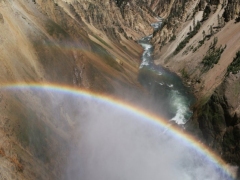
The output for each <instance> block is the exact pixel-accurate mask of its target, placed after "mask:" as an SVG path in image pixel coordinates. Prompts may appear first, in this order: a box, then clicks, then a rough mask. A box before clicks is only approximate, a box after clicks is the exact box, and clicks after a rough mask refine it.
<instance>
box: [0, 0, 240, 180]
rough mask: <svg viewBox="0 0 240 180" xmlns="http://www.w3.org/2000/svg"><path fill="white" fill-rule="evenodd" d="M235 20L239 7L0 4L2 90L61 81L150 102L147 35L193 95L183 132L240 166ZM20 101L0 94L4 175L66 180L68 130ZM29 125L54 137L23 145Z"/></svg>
mask: <svg viewBox="0 0 240 180" xmlns="http://www.w3.org/2000/svg"><path fill="white" fill-rule="evenodd" d="M159 17H161V18H163V22H162V26H161V28H160V29H158V30H155V31H154V29H153V27H152V26H151V24H152V23H154V22H157V21H159V19H158V18H159ZM239 19H240V1H238V0H170V1H169V0H142V1H133V0H128V1H127V0H106V1H101V0H54V1H53V0H0V30H1V33H0V49H1V53H0V60H1V64H0V85H1V87H4V86H6V85H9V84H10V85H11V84H21V83H22V84H31V83H36V84H58V86H63V87H64V86H70V87H73V88H76V89H81V90H86V91H91V92H95V93H100V94H104V95H109V96H113V97H117V98H121V99H122V100H124V101H126V102H128V103H133V104H134V103H135V104H141V103H139V101H140V102H141V101H142V102H143V101H144V102H145V103H146V104H148V102H147V99H148V97H149V92H148V91H147V90H146V89H145V88H144V87H143V86H142V85H141V84H140V83H139V82H138V71H139V65H140V63H141V54H142V52H143V49H142V47H141V45H139V44H138V43H137V41H138V40H139V39H141V38H142V37H145V36H148V35H150V34H152V33H153V37H152V40H151V43H152V44H153V45H154V47H155V48H154V52H153V57H154V62H155V64H157V65H161V66H163V67H165V68H167V69H169V70H170V71H172V72H174V73H176V74H177V75H178V76H180V77H181V78H182V79H183V81H184V83H185V85H186V86H189V87H190V88H191V90H192V93H193V94H194V95H195V97H196V102H195V103H194V105H193V106H192V107H191V108H192V111H193V116H192V118H191V119H190V120H189V121H188V122H187V123H186V125H185V128H186V131H188V132H189V133H191V134H192V135H193V136H196V137H197V138H198V139H200V140H201V141H202V142H204V143H205V144H206V145H207V146H209V147H210V148H211V149H213V150H214V151H215V152H216V153H217V154H219V156H220V157H221V158H222V159H223V160H225V161H226V162H228V163H230V164H231V165H236V166H239V165H240V154H239V148H240V144H239V138H240V121H239V119H240V110H239V108H240V106H239V105H240V103H239V99H240V93H239V92H240V86H239V79H240V76H239V70H240V68H239V61H240V60H239V58H240V55H239V50H240V43H239V42H240V33H239V30H240V22H239V21H240V20H239ZM30 94H31V93H30ZM25 96H26V94H25V93H24V92H22V94H17V95H16V94H13V93H12V92H9V91H6V90H4V89H2V88H1V89H0V112H1V113H0V120H1V123H0V134H1V139H0V164H1V165H0V178H1V179H20V180H21V179H26V180H28V179H29V180H30V179H66V177H64V176H63V175H61V176H60V172H63V171H64V166H63V164H66V163H67V159H66V152H67V148H68V146H69V144H68V141H69V140H70V139H71V138H72V137H73V136H74V135H73V134H70V133H66V129H71V128H72V126H71V123H69V124H68V123H66V122H64V121H63V120H62V121H60V122H58V123H56V122H57V119H56V118H55V117H51V116H50V115H49V114H48V113H47V110H48V107H45V106H44V105H43V104H42V103H41V100H40V99H38V98H34V95H32V96H29V94H28V96H27V97H28V98H27V100H26V99H25V98H24V97H25ZM50 96H51V95H49V97H50ZM139 97H141V98H139ZM19 99H21V100H22V101H26V102H28V103H26V105H24V106H23V105H22V104H21V101H20V100H19ZM136 99H138V101H137V103H136ZM149 103H150V102H149ZM32 106H34V109H38V110H39V112H40V115H39V114H35V113H33V112H32V111H31V112H30V113H29V109H31V108H32ZM140 106H141V105H140ZM146 106H148V105H146ZM150 107H151V106H149V110H150ZM13 112H14V113H13ZM60 119H61V118H60ZM33 120H34V121H33ZM27 122H34V124H35V129H34V132H35V133H43V132H45V130H44V128H43V125H42V124H45V125H46V124H47V125H48V127H49V128H50V129H51V130H52V131H53V132H54V133H53V134H52V135H51V138H50V139H49V140H45V139H44V138H42V137H41V138H39V139H33V140H32V139H29V138H28V137H27V134H28V133H29V128H30V127H28V126H27V125H26V124H27ZM56 124H58V125H56ZM32 141H33V142H35V143H31V142H32ZM37 142H41V147H39V144H38V143H37ZM62 142H64V145H65V146H64V147H66V149H62V148H60V147H62ZM46 149H47V152H45V150H46ZM43 152H44V153H43ZM33 167H34V168H33Z"/></svg>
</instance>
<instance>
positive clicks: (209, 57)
mask: <svg viewBox="0 0 240 180" xmlns="http://www.w3.org/2000/svg"><path fill="white" fill-rule="evenodd" d="M217 42H218V39H217V38H216V37H215V38H214V40H213V43H211V45H210V46H209V49H208V51H207V54H206V56H205V57H204V58H203V60H202V63H203V65H204V67H205V70H209V69H211V68H213V66H214V64H217V63H218V61H219V59H220V58H221V55H222V53H223V51H224V50H225V48H226V45H225V47H222V45H221V46H220V47H218V48H217V47H216V44H217Z"/></svg>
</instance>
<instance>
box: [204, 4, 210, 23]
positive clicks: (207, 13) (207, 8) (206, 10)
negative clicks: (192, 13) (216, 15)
mask: <svg viewBox="0 0 240 180" xmlns="http://www.w3.org/2000/svg"><path fill="white" fill-rule="evenodd" d="M210 13H211V8H210V6H209V4H208V5H207V6H206V7H205V9H204V11H203V18H202V19H203V21H206V20H207V19H208V18H209V14H210Z"/></svg>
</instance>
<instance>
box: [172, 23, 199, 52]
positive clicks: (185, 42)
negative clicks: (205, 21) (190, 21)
mask: <svg viewBox="0 0 240 180" xmlns="http://www.w3.org/2000/svg"><path fill="white" fill-rule="evenodd" d="M194 24H195V23H194ZM200 27H201V23H200V22H199V21H198V22H197V25H196V26H195V25H194V29H193V31H191V32H189V34H188V36H187V37H186V38H185V39H184V40H183V41H181V42H180V43H179V45H178V46H177V48H176V49H175V51H174V53H173V54H174V55H176V54H178V53H179V52H180V51H181V50H182V49H183V48H184V47H185V46H186V44H187V43H188V42H189V40H190V39H191V38H192V37H193V36H195V35H196V34H197V33H198V31H199V29H200Z"/></svg>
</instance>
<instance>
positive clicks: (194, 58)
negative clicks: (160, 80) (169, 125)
mask: <svg viewBox="0 0 240 180" xmlns="http://www.w3.org/2000/svg"><path fill="white" fill-rule="evenodd" d="M181 3H183V4H184V6H183V5H181ZM239 8H240V2H239V1H221V0H220V1H191V0H186V1H174V2H173V5H172V6H171V9H170V12H171V13H170V15H169V16H167V17H166V18H165V22H164V24H163V27H162V29H161V30H159V31H158V32H155V34H154V35H155V36H154V39H153V43H154V44H156V46H155V59H156V61H155V62H156V63H157V64H161V65H163V66H165V67H167V68H169V69H170V70H171V71H174V72H176V73H177V74H178V75H179V76H181V77H182V78H183V79H184V81H185V83H186V85H188V86H191V87H192V89H193V93H194V94H195V95H196V97H197V102H196V104H195V106H194V107H193V110H194V115H193V118H192V120H191V121H190V122H189V123H188V124H187V126H188V129H189V131H191V132H193V134H195V135H197V136H199V137H200V138H202V139H203V140H204V141H205V142H206V144H207V145H209V146H210V147H212V148H213V149H215V150H216V152H218V153H219V154H220V155H222V157H223V158H224V159H225V160H227V161H228V162H231V163H233V164H238V165H239V153H238V151H239V150H238V149H239V137H238V136H239V132H238V131H239V130H238V126H239V115H238V114H239V112H238V109H239V100H238V99H239V95H238V91H239V87H238V84H239V83H238V82H239V68H238V58H239V50H240V44H239V40H240V34H239V30H240V24H239V23H238V22H239ZM230 11H231V12H230Z"/></svg>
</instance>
